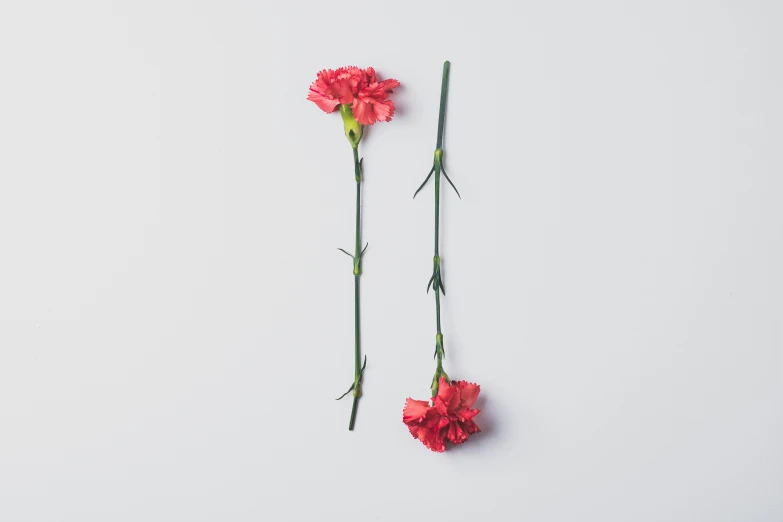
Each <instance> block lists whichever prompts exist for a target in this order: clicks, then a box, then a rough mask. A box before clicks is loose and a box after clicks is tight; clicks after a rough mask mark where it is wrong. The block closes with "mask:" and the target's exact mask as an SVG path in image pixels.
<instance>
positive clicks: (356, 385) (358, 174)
mask: <svg viewBox="0 0 783 522" xmlns="http://www.w3.org/2000/svg"><path fill="white" fill-rule="evenodd" d="M353 164H354V172H355V178H356V243H355V253H354V257H353V281H354V282H353V295H354V376H353V406H352V407H351V420H350V422H349V423H348V429H349V430H351V431H353V426H354V424H355V423H356V409H357V406H358V404H359V397H361V395H362V388H361V386H362V368H361V336H360V329H359V278H360V277H361V275H362V269H361V259H362V258H361V256H362V251H361V248H362V214H361V212H362V210H361V209H362V207H361V205H362V167H361V162H360V161H359V144H358V143H357V144H356V145H355V146H353Z"/></svg>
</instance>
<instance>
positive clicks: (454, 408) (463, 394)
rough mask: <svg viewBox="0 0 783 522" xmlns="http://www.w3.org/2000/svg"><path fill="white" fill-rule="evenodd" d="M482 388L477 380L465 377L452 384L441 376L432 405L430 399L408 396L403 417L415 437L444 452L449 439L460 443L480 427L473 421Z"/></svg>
mask: <svg viewBox="0 0 783 522" xmlns="http://www.w3.org/2000/svg"><path fill="white" fill-rule="evenodd" d="M480 391H481V387H480V386H479V385H477V384H473V383H470V382H466V381H452V382H451V384H449V383H448V382H447V381H446V380H445V379H444V378H443V377H441V378H440V385H439V387H438V394H437V395H436V396H435V397H433V399H432V403H433V404H432V406H430V405H429V403H428V402H427V401H417V400H414V399H411V398H408V399H407V400H406V401H405V408H404V409H403V410H402V421H403V422H404V423H405V424H406V425H407V426H408V429H409V430H410V432H411V435H413V437H414V438H417V439H419V440H420V441H421V442H422V443H423V444H424V445H425V446H427V447H428V448H429V449H431V450H432V451H436V452H442V451H444V450H445V449H446V444H445V442H446V441H449V442H451V443H452V444H461V443H463V442H465V441H466V440H468V437H470V435H471V434H473V433H477V432H479V431H481V430H480V429H479V427H478V425H477V424H476V423H475V422H474V421H473V417H475V416H476V415H477V414H478V413H479V411H480V410H477V409H472V406H473V404H474V403H475V402H476V398H477V397H478V395H479V392H480Z"/></svg>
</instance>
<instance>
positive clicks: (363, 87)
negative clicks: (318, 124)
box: [307, 66, 400, 125]
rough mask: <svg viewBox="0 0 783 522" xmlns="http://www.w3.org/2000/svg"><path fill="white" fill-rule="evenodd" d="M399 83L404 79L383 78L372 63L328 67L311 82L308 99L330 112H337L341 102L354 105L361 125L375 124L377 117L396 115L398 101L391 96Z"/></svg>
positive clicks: (352, 108)
mask: <svg viewBox="0 0 783 522" xmlns="http://www.w3.org/2000/svg"><path fill="white" fill-rule="evenodd" d="M399 86H400V82H398V81H397V80H393V79H389V80H383V81H382V82H379V81H378V78H377V76H376V74H375V69H373V68H372V67H368V68H367V69H359V68H358V67H353V66H351V67H340V68H339V69H337V70H334V71H333V70H331V69H324V70H323V71H321V72H319V73H318V76H317V77H316V80H315V81H314V82H313V83H312V84H311V85H310V93H309V94H308V95H307V99H308V100H310V101H312V102H315V104H316V105H318V107H319V108H320V109H321V110H322V111H324V112H327V113H330V112H334V111H335V110H337V108H338V107H339V106H340V105H345V106H350V107H351V110H352V113H353V117H354V118H356V121H357V122H359V124H360V125H372V124H374V123H375V122H376V121H390V120H391V119H392V117H393V116H394V102H393V101H391V100H390V99H388V98H389V94H391V93H392V89H394V88H396V87H399Z"/></svg>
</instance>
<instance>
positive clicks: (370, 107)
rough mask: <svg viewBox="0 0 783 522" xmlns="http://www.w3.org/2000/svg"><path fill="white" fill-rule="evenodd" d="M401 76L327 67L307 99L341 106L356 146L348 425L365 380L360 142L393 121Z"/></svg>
mask: <svg viewBox="0 0 783 522" xmlns="http://www.w3.org/2000/svg"><path fill="white" fill-rule="evenodd" d="M399 85H400V82H398V81H397V80H392V79H389V80H383V81H378V77H377V76H376V74H375V69H373V68H372V67H368V68H367V69H360V68H358V67H340V68H339V69H337V70H331V69H324V70H322V71H321V72H319V73H318V75H317V77H316V79H315V81H314V82H313V83H312V84H311V85H310V93H309V94H308V95H307V99H308V100H310V101H312V102H314V103H315V104H316V105H318V107H319V108H320V109H321V110H322V111H324V112H326V113H332V112H335V111H336V110H338V109H339V111H340V116H342V120H343V128H344V129H345V137H346V138H348V142H349V143H350V144H351V148H352V149H353V169H354V180H355V181H356V230H355V241H354V253H353V254H350V253H348V251H347V250H343V249H342V248H340V249H338V250H340V251H342V252H343V253H345V254H346V255H348V256H349V257H350V258H351V259H352V260H353V270H352V272H353V279H354V378H353V383H352V384H351V387H350V388H348V391H347V392H345V393H344V394H343V395H342V396H341V397H339V399H342V398H343V397H345V396H346V395H348V394H349V393H351V392H353V406H352V407H351V420H350V422H349V423H348V429H349V430H353V428H354V424H355V422H356V408H357V405H358V403H359V397H361V395H362V380H363V379H364V368H365V365H366V364H367V358H366V357H365V358H364V364H361V337H360V328H359V277H360V276H361V275H362V257H363V256H364V252H365V250H366V249H367V246H365V247H364V249H362V240H361V230H362V229H361V198H362V191H361V186H362V181H363V180H364V171H363V170H362V162H361V160H360V159H359V142H360V141H361V139H362V135H363V134H364V126H365V125H373V124H375V122H376V121H391V119H392V117H393V116H394V102H393V101H391V100H390V99H389V94H391V93H392V89H394V88H395V87H399Z"/></svg>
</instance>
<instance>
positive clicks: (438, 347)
mask: <svg viewBox="0 0 783 522" xmlns="http://www.w3.org/2000/svg"><path fill="white" fill-rule="evenodd" d="M450 66H451V64H450V63H449V62H448V61H446V62H444V63H443V79H442V81H441V86H440V109H439V112H438V142H437V145H436V147H435V165H434V166H435V256H434V258H433V264H434V266H433V270H434V274H433V275H434V277H435V280H434V282H435V284H434V285H433V290H434V291H435V320H436V323H437V334H436V336H435V357H436V359H437V364H438V366H437V368H436V370H435V377H434V379H433V385H432V396H433V397H434V396H435V395H437V394H438V379H439V378H440V376H441V375H445V373H444V372H443V332H442V331H441V322H440V295H441V271H440V270H441V269H440V267H441V263H440V261H441V260H440V173H441V169H442V166H443V163H442V161H443V149H442V147H443V123H444V121H445V119H446V98H447V95H448V90H449V68H450Z"/></svg>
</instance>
